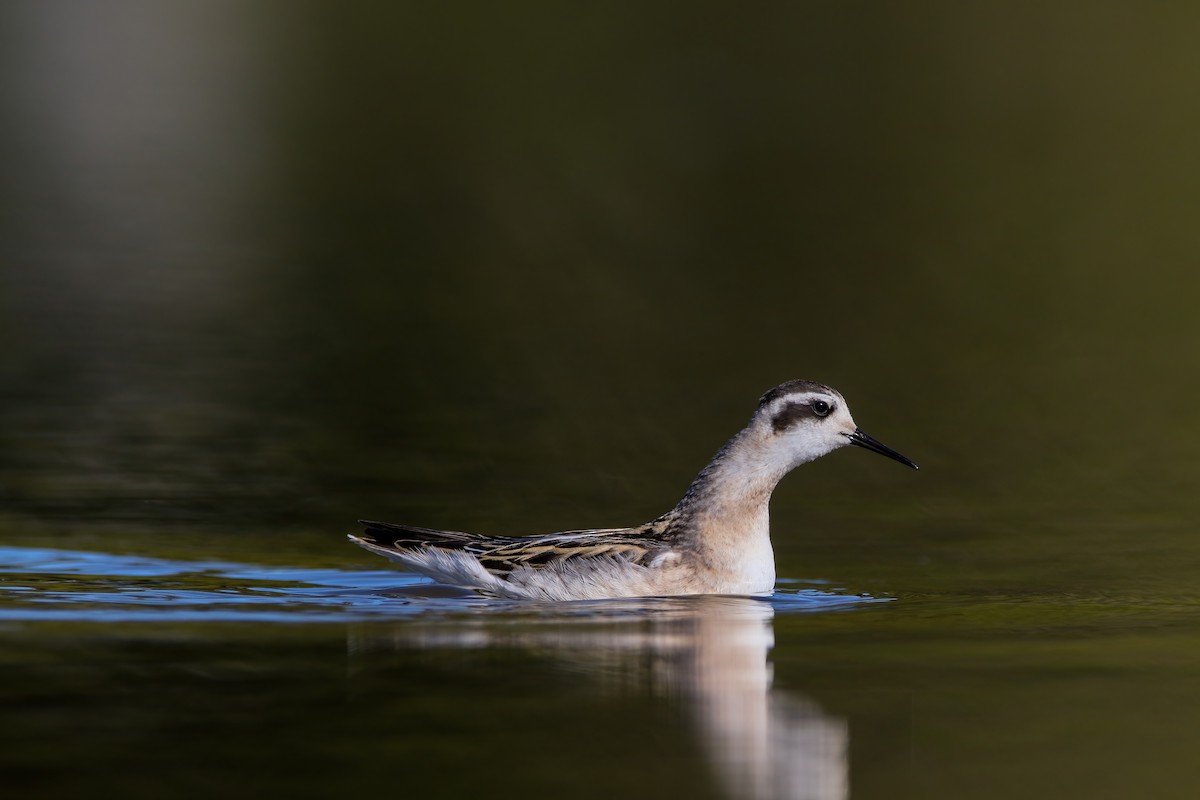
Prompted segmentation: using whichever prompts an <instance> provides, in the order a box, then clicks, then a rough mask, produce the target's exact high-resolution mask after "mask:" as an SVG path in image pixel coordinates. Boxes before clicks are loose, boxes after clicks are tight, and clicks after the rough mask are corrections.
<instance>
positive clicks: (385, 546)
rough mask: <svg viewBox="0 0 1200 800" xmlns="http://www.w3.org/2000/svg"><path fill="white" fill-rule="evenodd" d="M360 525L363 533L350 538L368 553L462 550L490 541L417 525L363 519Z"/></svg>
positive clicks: (470, 535) (476, 535)
mask: <svg viewBox="0 0 1200 800" xmlns="http://www.w3.org/2000/svg"><path fill="white" fill-rule="evenodd" d="M358 523H359V524H360V525H362V526H363V532H362V534H360V535H358V536H352V537H351V538H352V539H354V540H355V541H356V542H358V543H359V544H361V545H362V546H364V547H366V548H367V549H369V550H370V549H378V550H389V551H403V550H419V549H421V548H425V547H440V548H443V549H446V550H462V549H464V548H468V547H470V546H471V545H478V544H480V543H481V542H483V541H484V540H485V539H487V537H485V536H481V535H479V534H477V533H463V532H461V531H439V530H434V529H433V528H421V527H417V526H416V525H397V524H395V523H393V522H373V521H371V520H367V519H360V520H359V521H358Z"/></svg>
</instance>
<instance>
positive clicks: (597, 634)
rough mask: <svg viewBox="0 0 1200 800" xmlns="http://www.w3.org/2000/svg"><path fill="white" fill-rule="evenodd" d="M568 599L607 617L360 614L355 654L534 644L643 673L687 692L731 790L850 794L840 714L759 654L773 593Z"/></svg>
mask: <svg viewBox="0 0 1200 800" xmlns="http://www.w3.org/2000/svg"><path fill="white" fill-rule="evenodd" d="M571 605H572V606H577V607H578V610H579V613H580V614H586V616H587V619H588V620H591V621H596V620H597V619H599V620H602V621H604V622H606V623H609V624H603V625H601V624H589V623H588V622H587V621H585V620H582V619H581V620H570V619H564V618H563V617H560V616H556V617H554V618H553V619H554V621H556V622H560V623H561V622H578V623H580V624H554V625H545V626H542V625H535V626H532V627H531V626H524V625H522V626H520V627H519V628H516V627H515V626H508V625H495V624H490V625H489V624H488V620H487V617H489V616H490V615H480V616H477V617H474V618H472V619H469V620H456V621H455V623H454V624H453V625H446V626H438V627H436V628H431V627H425V626H420V625H418V626H412V625H408V624H406V625H404V626H402V627H397V628H391V629H389V630H388V631H387V632H386V633H383V632H382V631H380V629H378V628H374V627H371V626H364V627H362V628H359V629H356V630H355V631H354V632H353V633H352V634H351V640H350V650H351V655H352V656H353V655H355V654H359V655H365V654H367V653H369V652H371V651H378V650H380V649H392V648H421V649H425V648H454V647H461V648H470V649H476V648H481V647H505V648H511V647H516V648H527V649H536V650H537V651H539V652H541V653H549V654H551V655H553V656H554V657H555V658H557V659H560V660H563V661H565V662H569V663H570V665H571V667H572V670H573V671H584V672H586V673H589V674H591V675H593V676H594V677H595V678H596V679H597V680H598V681H600V682H602V683H604V684H608V688H614V689H615V688H618V687H621V686H626V687H627V686H629V685H630V683H631V682H642V681H645V682H646V683H648V685H649V688H650V690H651V691H652V692H653V693H654V694H656V695H658V696H662V697H669V698H676V699H678V701H680V702H683V703H684V704H685V705H686V706H687V707H688V709H689V710H690V711H691V712H692V715H693V717H694V721H695V726H696V729H697V733H698V735H699V738H700V739H701V741H702V742H703V744H704V749H705V751H706V753H707V756H708V759H709V761H710V762H711V763H712V764H713V765H714V767H715V771H716V772H717V774H718V775H719V776H720V780H721V782H722V783H723V785H724V787H725V789H726V792H727V794H728V795H729V796H730V797H732V798H736V800H768V799H769V798H770V799H772V800H773V799H775V798H780V799H783V800H835V799H838V798H846V797H848V796H849V774H848V773H849V762H848V755H849V753H848V744H849V729H848V726H847V724H846V722H845V720H843V719H841V718H838V717H833V716H830V715H829V714H827V713H825V712H824V711H822V710H821V708H820V707H819V706H818V705H817V704H816V703H814V702H812V701H811V700H808V699H807V698H804V697H802V696H799V695H796V694H794V693H790V692H785V691H782V690H779V689H774V688H772V685H771V683H772V679H771V664H770V663H769V662H768V660H767V654H768V651H769V650H770V649H771V647H772V645H773V644H774V633H773V629H772V620H773V619H774V615H775V610H774V608H772V606H771V604H770V603H769V602H766V601H764V600H758V599H752V598H747V597H729V596H702V597H686V598H664V599H661V600H647V601H611V602H608V601H599V602H595V603H580V604H571ZM559 608H560V609H561V606H560V607H559ZM634 612H637V613H634ZM612 623H616V624H612ZM646 656H653V658H650V659H647V658H646ZM647 663H649V664H650V665H651V667H650V673H649V675H647V674H646V666H647Z"/></svg>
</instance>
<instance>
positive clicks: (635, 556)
mask: <svg viewBox="0 0 1200 800" xmlns="http://www.w3.org/2000/svg"><path fill="white" fill-rule="evenodd" d="M360 523H361V524H362V525H363V528H364V532H363V536H362V537H361V538H362V539H363V540H364V541H366V542H367V543H369V544H372V545H375V546H376V547H379V548H384V549H387V550H396V551H404V550H419V549H422V548H427V547H435V548H439V549H443V550H462V551H465V552H468V553H470V554H472V555H473V556H475V557H476V558H477V559H478V560H479V563H480V564H482V565H483V567H484V568H485V569H487V570H488V571H490V572H493V573H507V572H511V571H512V570H514V569H516V568H517V567H522V566H523V567H529V568H531V569H539V568H542V567H546V566H548V565H550V564H554V563H558V562H561V561H566V560H569V559H576V558H602V557H610V558H620V559H624V560H627V561H630V562H633V563H637V564H644V563H648V562H649V561H650V560H651V559H652V558H653V557H654V555H656V554H657V553H658V552H659V551H660V550H662V549H663V548H664V547H665V546H666V545H667V543H666V542H665V541H664V540H663V539H662V538H661V536H662V531H660V530H658V526H655V525H654V524H651V525H643V526H642V527H640V528H597V529H593V530H580V531H565V532H563V533H549V534H544V535H541V536H485V535H483V534H478V533H463V532H461V531H439V530H434V529H432V528H420V527H416V526H412V525H396V524H394V523H391V522H371V521H368V520H360Z"/></svg>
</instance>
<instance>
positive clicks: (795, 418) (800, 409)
mask: <svg viewBox="0 0 1200 800" xmlns="http://www.w3.org/2000/svg"><path fill="white" fill-rule="evenodd" d="M817 403H820V404H822V405H824V406H825V413H824V414H822V413H821V412H820V411H818V410H817V408H816V405H817ZM830 410H831V409H830V407H829V404H828V403H826V402H825V401H824V400H818V401H817V402H816V403H788V404H787V405H786V406H784V407H783V408H782V409H780V411H779V413H778V414H776V415H775V416H773V417H771V429H772V430H774V431H775V432H776V433H779V432H780V431H782V430H784V429H786V428H790V427H791V426H793V425H795V424H796V423H797V422H799V421H800V420H802V419H820V418H821V417H824V416H827V415H828V414H829V412H830Z"/></svg>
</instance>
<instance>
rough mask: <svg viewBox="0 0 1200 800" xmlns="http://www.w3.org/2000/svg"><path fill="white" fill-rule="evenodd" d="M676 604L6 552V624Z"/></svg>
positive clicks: (418, 580)
mask: <svg viewBox="0 0 1200 800" xmlns="http://www.w3.org/2000/svg"><path fill="white" fill-rule="evenodd" d="M816 583H818V582H816V581H789V582H788V584H789V585H788V588H785V589H780V590H778V591H776V593H775V594H774V595H773V596H771V597H770V598H764V599H763V601H762V602H764V603H769V604H770V606H771V607H772V608H773V609H774V610H775V611H776V612H783V613H789V612H811V611H835V610H848V609H851V608H854V607H859V606H861V605H862V604H864V603H875V602H880V601H881V600H886V598H876V597H868V596H862V595H851V594H837V593H836V592H833V591H827V590H824V589H820V590H818V589H814V588H807V587H810V586H812V585H813V584H816ZM672 602H673V599H672V598H642V599H633V600H611V601H590V602H579V603H566V604H563V603H555V604H543V603H529V602H517V601H506V600H492V599H486V598H481V597H478V596H476V595H474V594H471V593H468V592H464V591H462V590H458V589H455V588H452V587H444V586H438V585H437V584H433V583H431V582H430V581H429V580H428V579H426V578H424V577H422V576H419V575H415V574H412V573H405V572H398V571H392V570H361V571H359V570H339V569H317V568H301V567H268V566H257V565H252V564H237V563H231V562H222V561H176V560H170V559H162V558H152V557H146V556H135V555H116V554H112V553H98V552H87V551H75V550H53V549H44V548H27V547H0V620H28V621H36V620H46V621H50V620H71V621H96V622H143V621H144V622H164V621H170V622H187V621H245V622H321V621H347V620H362V619H370V618H380V617H395V616H398V615H412V614H431V613H432V614H438V613H443V614H445V613H463V612H480V611H489V612H495V611H511V610H517V609H519V610H521V611H536V610H538V609H542V610H546V609H545V608H543V607H547V608H551V607H552V608H553V609H554V611H555V613H557V614H564V613H565V614H568V615H573V614H583V615H601V616H613V615H624V614H631V613H642V612H645V611H649V610H652V609H655V608H660V607H670V604H671V603H672Z"/></svg>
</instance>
